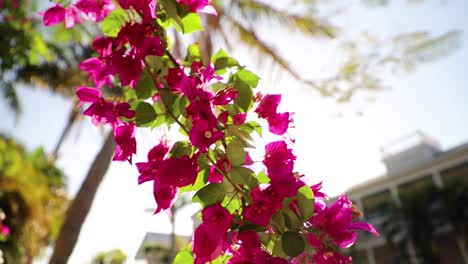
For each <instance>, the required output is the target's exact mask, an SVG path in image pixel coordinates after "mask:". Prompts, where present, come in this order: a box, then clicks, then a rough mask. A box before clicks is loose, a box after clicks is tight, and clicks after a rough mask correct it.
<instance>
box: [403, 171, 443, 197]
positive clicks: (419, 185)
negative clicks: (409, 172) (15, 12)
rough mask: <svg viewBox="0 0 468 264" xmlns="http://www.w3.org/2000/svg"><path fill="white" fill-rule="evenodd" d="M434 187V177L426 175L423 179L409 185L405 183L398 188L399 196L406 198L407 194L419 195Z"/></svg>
mask: <svg viewBox="0 0 468 264" xmlns="http://www.w3.org/2000/svg"><path fill="white" fill-rule="evenodd" d="M434 186H435V185H434V180H433V179H432V175H425V176H423V177H421V178H418V179H416V180H413V181H410V182H407V183H403V184H401V185H400V186H398V194H399V195H400V196H404V195H407V194H412V193H419V192H421V191H425V190H427V189H429V188H432V187H434Z"/></svg>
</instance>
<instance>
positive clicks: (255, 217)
mask: <svg viewBox="0 0 468 264" xmlns="http://www.w3.org/2000/svg"><path fill="white" fill-rule="evenodd" d="M250 194H251V195H252V200H253V202H252V204H250V205H249V206H247V208H245V210H244V211H243V216H244V218H245V219H246V220H249V221H251V222H253V223H256V224H258V225H261V226H267V225H268V223H269V222H270V219H271V217H272V216H273V215H274V214H275V213H276V212H277V211H278V209H279V208H281V202H282V200H279V199H278V198H277V197H275V198H274V199H273V200H271V196H270V195H268V194H267V193H266V192H264V191H263V190H262V189H261V188H260V187H258V186H257V187H255V188H254V189H253V190H252V191H251V193H250ZM280 199H281V198H280Z"/></svg>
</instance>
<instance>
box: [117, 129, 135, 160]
mask: <svg viewBox="0 0 468 264" xmlns="http://www.w3.org/2000/svg"><path fill="white" fill-rule="evenodd" d="M114 139H115V143H116V144H117V147H116V148H115V154H114V158H113V159H112V160H119V161H128V162H130V164H131V163H132V155H133V154H136V140H135V124H133V122H128V123H121V124H119V125H117V126H116V127H115V128H114Z"/></svg>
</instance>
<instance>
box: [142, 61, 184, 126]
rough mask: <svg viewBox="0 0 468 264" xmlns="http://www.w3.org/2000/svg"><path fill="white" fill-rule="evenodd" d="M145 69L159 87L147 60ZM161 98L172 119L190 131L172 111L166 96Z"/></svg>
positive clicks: (155, 85)
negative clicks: (165, 98)
mask: <svg viewBox="0 0 468 264" xmlns="http://www.w3.org/2000/svg"><path fill="white" fill-rule="evenodd" d="M145 66H146V67H145V70H146V73H147V74H148V75H149V77H150V78H151V81H152V82H153V85H154V87H158V83H157V81H156V80H155V79H154V76H153V74H152V72H151V69H150V68H149V65H148V63H147V62H146V61H145ZM159 98H161V102H162V103H163V105H164V107H165V108H166V111H167V113H168V114H169V115H170V116H171V118H172V119H174V121H175V122H176V123H177V124H178V125H179V126H180V127H181V128H182V129H183V130H184V131H185V133H187V134H188V133H189V130H188V129H187V127H185V126H184V124H182V123H181V122H180V121H179V119H178V118H177V117H176V116H175V115H174V114H173V113H172V111H171V110H170V109H169V104H167V102H166V101H165V100H164V98H163V97H162V96H160V97H159Z"/></svg>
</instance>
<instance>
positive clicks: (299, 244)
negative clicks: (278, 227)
mask: <svg viewBox="0 0 468 264" xmlns="http://www.w3.org/2000/svg"><path fill="white" fill-rule="evenodd" d="M281 245H282V248H283V250H284V253H286V254H287V255H288V256H290V257H296V256H298V255H299V254H301V253H302V252H304V248H305V241H304V238H303V237H302V236H301V235H300V234H299V233H296V232H292V231H287V232H284V233H283V235H282V236H281Z"/></svg>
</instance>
